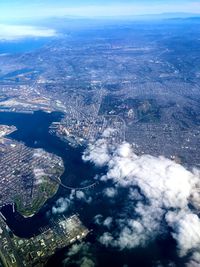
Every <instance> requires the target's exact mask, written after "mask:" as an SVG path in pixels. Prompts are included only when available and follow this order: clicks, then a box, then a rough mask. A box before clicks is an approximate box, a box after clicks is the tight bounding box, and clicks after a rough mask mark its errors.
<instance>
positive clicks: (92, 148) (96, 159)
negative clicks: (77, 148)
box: [82, 139, 110, 166]
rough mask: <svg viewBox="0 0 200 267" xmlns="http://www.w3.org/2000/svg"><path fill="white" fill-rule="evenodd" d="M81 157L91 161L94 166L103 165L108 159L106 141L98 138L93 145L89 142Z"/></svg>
mask: <svg viewBox="0 0 200 267" xmlns="http://www.w3.org/2000/svg"><path fill="white" fill-rule="evenodd" d="M82 158H83V160H84V161H90V162H93V163H94V164H95V165H96V166H103V165H105V164H106V163H107V162H108V161H109V159H110V156H109V152H108V146H107V143H106V142H104V140H103V139H100V140H98V141H97V142H96V143H95V144H94V145H93V144H90V145H89V147H88V149H86V150H85V151H84V153H83V156H82Z"/></svg>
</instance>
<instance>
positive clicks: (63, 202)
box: [52, 197, 71, 214]
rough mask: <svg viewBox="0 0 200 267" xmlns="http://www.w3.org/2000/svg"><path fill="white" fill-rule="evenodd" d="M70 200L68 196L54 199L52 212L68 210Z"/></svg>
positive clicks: (58, 212) (57, 212)
mask: <svg viewBox="0 0 200 267" xmlns="http://www.w3.org/2000/svg"><path fill="white" fill-rule="evenodd" d="M70 204H71V201H70V200H69V199H68V198H63V197H61V198H59V199H58V200H57V201H56V204H55V205H54V206H53V207H52V213H53V214H61V213H64V212H65V211H67V210H68V208H69V207H70Z"/></svg>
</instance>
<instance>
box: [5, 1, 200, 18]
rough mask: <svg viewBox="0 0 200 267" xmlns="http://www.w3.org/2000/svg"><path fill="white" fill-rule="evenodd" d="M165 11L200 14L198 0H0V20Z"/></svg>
mask: <svg viewBox="0 0 200 267" xmlns="http://www.w3.org/2000/svg"><path fill="white" fill-rule="evenodd" d="M162 13H195V14H200V2H199V1H198V0H162V1H160V0H151V1H149V0H123V1H122V0H121V1H120V0H107V1H106V0H73V1H66V0H57V1H53V0H48V1H46V0H34V1H32V2H31V1H27V0H13V1H12V3H11V2H10V1H7V0H1V1H0V23H12V22H13V21H20V20H22V21H23V20H24V19H31V20H37V19H46V18H51V17H63V16H75V17H89V18H96V17H97V18H99V17H126V16H135V15H147V14H150V15H152V14H162Z"/></svg>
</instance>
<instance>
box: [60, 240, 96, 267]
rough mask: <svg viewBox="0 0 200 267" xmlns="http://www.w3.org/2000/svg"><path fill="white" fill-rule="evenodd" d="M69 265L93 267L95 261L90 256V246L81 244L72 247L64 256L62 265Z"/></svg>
mask: <svg viewBox="0 0 200 267" xmlns="http://www.w3.org/2000/svg"><path fill="white" fill-rule="evenodd" d="M69 263H70V265H71V264H72V265H74V266H80V267H94V266H95V259H94V257H93V255H92V252H91V246H90V244H89V243H85V242H83V243H81V244H74V245H72V247H71V248H70V249H69V251H68V253H67V254H66V258H65V259H64V261H63V265H64V266H68V265H69Z"/></svg>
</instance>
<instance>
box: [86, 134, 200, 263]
mask: <svg viewBox="0 0 200 267" xmlns="http://www.w3.org/2000/svg"><path fill="white" fill-rule="evenodd" d="M101 151H102V153H103V156H102V157H103V160H101V164H99V157H100V158H101V155H99V153H101ZM86 154H87V156H86V157H83V159H84V160H89V161H91V162H93V163H94V164H96V165H100V166H106V167H107V173H106V174H105V175H103V176H102V177H100V179H101V180H102V181H104V182H107V181H112V182H113V183H114V188H117V190H118V192H119V190H120V188H127V189H128V192H129V193H128V198H127V206H128V207H129V208H128V210H129V216H128V217H127V216H124V218H123V217H122V218H118V217H117V216H119V215H120V213H119V214H118V215H116V218H113V220H114V222H115V224H116V225H117V229H116V227H115V229H113V231H110V232H105V233H104V234H103V235H102V236H101V237H100V239H99V240H100V242H101V243H103V244H104V245H106V246H108V245H111V246H115V247H119V248H120V249H123V248H133V247H136V246H145V245H146V244H147V243H148V242H149V241H150V240H152V239H153V238H155V237H156V236H157V235H158V234H160V233H162V232H165V231H166V228H165V224H166V223H167V224H168V225H169V226H170V227H171V228H172V229H173V232H172V233H171V234H172V236H173V238H174V239H175V240H176V241H177V247H178V250H179V252H180V256H185V255H188V253H190V252H194V253H197V252H198V249H199V248H200V219H199V217H198V208H199V203H200V194H199V191H198V189H197V188H200V172H199V170H193V171H189V170H187V169H186V168H184V167H183V166H181V165H180V164H177V163H175V162H174V161H172V160H169V159H167V158H164V157H153V156H150V155H142V156H138V155H136V154H135V153H134V151H133V149H132V147H131V145H130V144H128V143H123V144H121V145H118V146H117V147H116V148H113V146H109V144H108V141H107V139H105V138H102V139H101V140H98V141H97V142H96V143H94V144H92V145H90V146H89V147H88V149H87V150H86ZM97 155H99V157H97ZM109 184H110V183H109ZM110 188H112V187H110V186H109V187H108V188H107V189H105V190H104V194H105V192H106V194H107V195H109V194H110V193H111V197H112V196H114V191H113V192H112V190H110ZM191 205H192V206H193V208H192V210H191V209H190V207H191ZM126 208H127V207H126ZM131 210H132V214H133V216H132V218H131V215H130V211H131ZM122 213H123V211H122ZM97 219H98V220H97V221H98V223H100V224H102V225H103V224H104V221H105V220H103V218H97ZM113 220H112V221H113ZM163 222H165V223H163ZM194 255H198V254H194ZM191 261H192V259H191ZM196 261H197V262H198V264H199V265H200V261H198V257H197V256H195V260H193V262H196Z"/></svg>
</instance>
